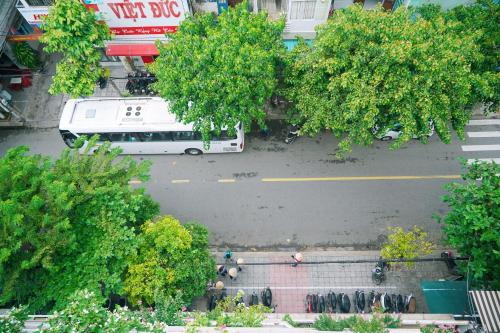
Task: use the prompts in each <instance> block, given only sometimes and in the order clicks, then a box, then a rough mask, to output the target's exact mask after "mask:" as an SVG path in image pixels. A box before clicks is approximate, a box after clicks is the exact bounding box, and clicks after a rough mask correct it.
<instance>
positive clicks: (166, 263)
mask: <svg viewBox="0 0 500 333" xmlns="http://www.w3.org/2000/svg"><path fill="white" fill-rule="evenodd" d="M139 238H140V239H139V244H140V245H139V250H138V254H137V257H136V258H135V259H134V262H133V264H131V265H130V267H129V269H128V273H127V278H126V281H125V290H126V292H127V295H128V299H129V300H130V301H131V302H133V303H138V302H139V301H143V302H145V303H146V304H153V303H154V302H155V298H157V295H158V294H161V296H162V297H163V296H164V295H166V296H171V297H176V296H177V294H178V292H179V291H181V292H182V299H183V300H184V302H186V303H188V302H191V299H192V298H193V297H195V296H200V295H203V294H204V293H205V290H206V286H207V283H208V282H209V281H210V280H211V279H213V278H214V277H215V261H214V259H213V257H212V256H211V254H210V253H209V251H208V231H207V229H206V228H205V227H204V226H202V225H196V224H190V225H186V226H185V227H184V226H182V225H181V224H180V222H179V221H178V220H177V219H175V218H174V217H172V216H164V217H162V218H160V219H157V220H156V221H148V222H146V223H145V224H144V225H143V226H142V233H141V235H140V237H139Z"/></svg>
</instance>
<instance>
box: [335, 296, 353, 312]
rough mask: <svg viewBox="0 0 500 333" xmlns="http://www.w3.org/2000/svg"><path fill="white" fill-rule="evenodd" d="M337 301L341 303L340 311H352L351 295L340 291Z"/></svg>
mask: <svg viewBox="0 0 500 333" xmlns="http://www.w3.org/2000/svg"><path fill="white" fill-rule="evenodd" d="M337 303H338V305H339V309H340V312H342V313H349V311H351V301H350V300H349V296H347V294H344V293H340V294H339V295H338V296H337Z"/></svg>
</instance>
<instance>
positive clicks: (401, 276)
mask: <svg viewBox="0 0 500 333" xmlns="http://www.w3.org/2000/svg"><path fill="white" fill-rule="evenodd" d="M291 254H292V253H288V252H236V253H233V259H234V262H236V260H237V258H243V259H244V260H245V263H257V264H262V265H246V266H243V270H242V272H240V273H239V274H238V277H237V279H236V280H231V279H230V278H229V277H228V276H226V277H224V278H221V277H218V278H219V280H220V281H223V282H224V285H225V288H226V292H227V294H228V295H236V293H237V292H238V290H240V289H241V290H243V291H244V292H245V297H244V299H245V302H246V303H247V304H248V296H249V295H251V294H252V292H256V293H257V294H258V295H259V299H260V292H261V291H262V290H263V289H264V288H266V287H269V288H271V291H272V293H273V304H276V305H277V308H276V312H278V313H304V312H305V305H304V300H305V298H306V295H307V294H309V293H311V294H312V293H321V294H323V295H326V294H327V293H328V292H329V291H333V292H335V293H336V294H338V293H341V292H342V293H346V294H348V296H349V298H350V299H351V312H353V311H354V305H353V302H352V297H353V294H354V292H355V291H356V290H363V291H364V292H365V294H366V296H368V295H367V294H368V292H370V291H371V290H374V291H375V292H387V293H389V294H402V295H407V294H409V293H412V294H413V295H414V296H415V297H416V300H417V313H423V312H427V306H426V305H425V302H424V298H423V294H422V291H421V289H420V282H421V281H422V280H437V279H444V278H446V277H447V276H448V272H447V268H446V265H445V264H444V263H443V262H419V263H416V264H415V267H414V268H413V269H407V268H405V267H401V268H399V269H392V270H390V271H388V272H386V277H387V279H386V281H385V282H383V283H382V284H381V285H380V286H377V285H375V284H374V283H373V282H372V279H371V270H372V268H373V267H374V266H375V264H374V263H328V264H307V262H325V261H340V260H342V261H349V260H353V261H355V260H362V259H371V260H376V259H378V258H379V255H380V252H379V251H317V252H302V254H303V255H304V263H303V264H299V265H298V266H297V267H292V266H291V265H290V264H291V263H292V262H293V261H292V258H291ZM438 256H439V254H434V255H433V257H438ZM216 258H217V262H218V263H222V262H224V260H223V259H222V254H221V253H217V255H216ZM277 262H289V263H290V264H285V265H283V264H281V265H278V264H272V265H269V263H277ZM232 266H235V263H234V264H233V265H231V264H229V265H228V267H232ZM206 302H207V299H206V298H205V299H203V300H197V302H196V303H195V307H196V308H197V309H200V310H202V309H205V307H206Z"/></svg>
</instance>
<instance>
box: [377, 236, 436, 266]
mask: <svg viewBox="0 0 500 333" xmlns="http://www.w3.org/2000/svg"><path fill="white" fill-rule="evenodd" d="M389 231H391V232H392V233H391V234H390V235H389V240H388V241H387V243H385V244H384V245H383V246H382V250H381V253H380V254H381V256H382V258H384V259H415V258H418V257H419V256H423V255H429V254H431V253H432V250H433V248H434V245H433V244H432V243H431V242H430V241H429V240H428V236H427V233H426V232H424V231H423V230H422V229H420V228H418V227H417V226H413V228H412V229H411V230H409V231H408V232H405V231H404V230H403V228H401V227H389ZM404 264H405V266H406V267H407V268H413V267H414V266H415V263H414V262H405V263H404Z"/></svg>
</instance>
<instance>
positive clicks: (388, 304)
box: [380, 293, 393, 312]
mask: <svg viewBox="0 0 500 333" xmlns="http://www.w3.org/2000/svg"><path fill="white" fill-rule="evenodd" d="M380 305H382V308H383V309H384V312H392V310H393V308H392V300H391V296H389V295H388V294H387V293H383V294H382V296H381V297H380Z"/></svg>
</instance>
